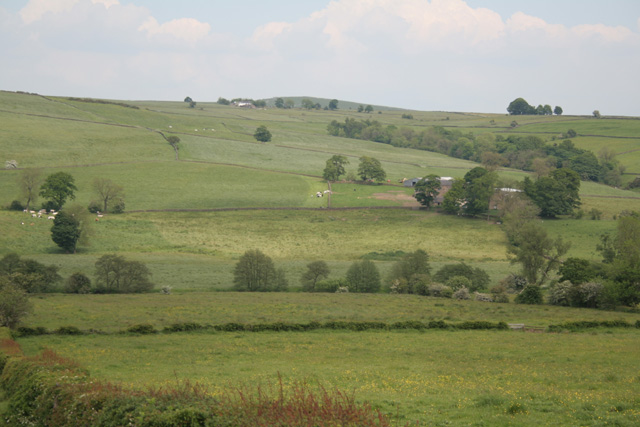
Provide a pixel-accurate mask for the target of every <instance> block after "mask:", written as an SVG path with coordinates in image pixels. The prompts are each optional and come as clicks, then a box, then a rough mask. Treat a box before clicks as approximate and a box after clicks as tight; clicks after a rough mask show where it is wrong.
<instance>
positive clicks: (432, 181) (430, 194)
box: [413, 175, 442, 208]
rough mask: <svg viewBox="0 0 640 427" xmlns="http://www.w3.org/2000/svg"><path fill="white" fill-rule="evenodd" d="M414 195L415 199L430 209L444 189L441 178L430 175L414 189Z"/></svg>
mask: <svg viewBox="0 0 640 427" xmlns="http://www.w3.org/2000/svg"><path fill="white" fill-rule="evenodd" d="M413 188H414V191H415V192H414V193H413V197H414V198H415V199H416V200H417V201H418V203H420V204H421V205H422V206H424V207H426V208H429V207H431V205H432V204H433V202H434V201H435V200H436V197H437V196H438V194H440V190H441V189H442V184H440V177H439V176H437V175H429V176H427V177H425V178H422V179H421V180H420V181H418V182H417V183H416V185H415V186H414V187H413Z"/></svg>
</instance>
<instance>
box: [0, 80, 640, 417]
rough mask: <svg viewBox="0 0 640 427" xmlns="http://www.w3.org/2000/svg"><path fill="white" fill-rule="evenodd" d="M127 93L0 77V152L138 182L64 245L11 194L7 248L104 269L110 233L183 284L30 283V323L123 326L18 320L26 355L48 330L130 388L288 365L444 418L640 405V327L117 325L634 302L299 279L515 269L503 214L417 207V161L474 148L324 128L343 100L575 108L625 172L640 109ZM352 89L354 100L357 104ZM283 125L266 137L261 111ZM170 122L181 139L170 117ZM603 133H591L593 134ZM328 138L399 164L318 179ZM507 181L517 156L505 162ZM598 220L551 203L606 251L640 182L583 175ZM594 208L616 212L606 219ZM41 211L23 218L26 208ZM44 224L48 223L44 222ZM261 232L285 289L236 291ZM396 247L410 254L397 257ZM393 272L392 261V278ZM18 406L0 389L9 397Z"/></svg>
mask: <svg viewBox="0 0 640 427" xmlns="http://www.w3.org/2000/svg"><path fill="white" fill-rule="evenodd" d="M126 103H127V104H130V105H134V106H136V107H138V108H137V109H136V108H127V107H123V106H120V105H115V104H109V103H106V104H105V103H93V102H84V101H81V100H73V99H67V98H62V97H43V96H35V95H25V94H16V93H10V92H0V120H2V123H3V126H2V131H0V152H2V153H3V155H4V157H5V158H4V160H5V161H6V160H16V161H17V162H18V166H19V168H40V169H41V170H42V175H43V176H46V175H48V174H50V173H53V172H57V171H65V172H68V173H71V174H72V175H73V176H74V177H75V179H76V185H77V186H78V191H77V193H76V199H75V200H74V201H72V202H70V204H73V203H76V204H79V205H81V206H87V205H88V204H89V202H90V201H92V200H94V199H95V197H96V196H95V194H94V193H93V190H92V187H91V182H92V181H93V179H94V178H96V177H103V178H109V179H112V180H113V181H114V182H116V183H118V184H120V185H122V186H123V187H124V188H125V194H126V207H125V210H126V212H125V213H123V214H119V215H106V216H105V217H104V218H101V219H100V221H93V220H92V221H91V224H90V227H89V230H90V238H89V239H88V242H89V244H88V245H83V246H81V247H80V248H79V250H78V253H77V254H75V255H67V254H63V253H61V252H60V251H59V250H58V249H57V247H56V246H55V245H54V244H53V242H52V241H51V237H50V228H51V222H50V221H47V220H44V219H32V218H31V217H30V216H27V215H25V214H24V213H22V212H13V211H6V210H0V230H2V233H0V256H3V255H5V254H8V253H10V252H17V253H18V254H20V255H21V256H23V257H25V258H32V259H35V260H38V261H40V262H43V263H45V264H53V265H56V266H57V267H58V268H59V272H60V274H61V275H62V276H63V277H64V278H66V277H68V276H69V275H71V274H72V273H74V272H77V271H80V272H83V273H85V274H87V275H88V276H90V277H91V278H93V272H94V264H95V262H96V260H97V259H98V258H99V257H100V256H102V255H104V254H108V253H118V254H120V255H123V256H126V257H127V259H132V260H138V261H142V262H144V263H145V264H146V265H147V266H148V267H149V269H150V270H151V272H152V273H153V276H152V281H153V282H154V283H156V285H157V287H156V288H160V287H162V286H170V287H171V288H172V294H171V295H161V294H160V293H159V292H154V293H150V294H144V295H64V294H42V295H36V296H34V297H33V298H32V302H33V304H34V312H33V314H32V315H30V316H29V317H28V318H26V320H25V324H26V325H28V326H32V327H35V326H44V327H46V328H48V329H50V330H52V329H55V328H58V327H63V326H75V327H78V328H80V329H81V330H89V329H93V330H100V331H103V332H105V333H108V334H109V335H100V334H93V335H83V336H73V337H72V336H57V335H44V336H39V337H23V338H20V339H19V343H20V345H21V346H22V347H23V349H24V351H25V352H26V353H27V354H35V353H36V352H38V351H40V350H42V349H43V348H52V349H54V350H55V351H57V352H59V353H60V354H61V355H63V356H65V357H70V358H72V359H75V360H77V361H79V362H80V364H81V365H82V366H83V367H85V368H86V369H88V370H89V371H90V372H91V374H92V375H93V376H95V377H96V378H100V379H106V380H112V381H117V382H122V383H124V384H126V385H127V386H130V387H133V388H136V387H145V386H147V385H163V384H173V383H175V382H176V381H177V380H178V381H180V380H186V379H189V380H193V381H198V382H200V383H203V384H206V385H207V386H208V387H209V388H210V390H211V391H212V393H216V391H217V390H220V388H221V387H225V386H227V385H230V384H232V385H233V384H241V383H244V384H251V385H254V384H256V383H264V384H275V383H276V382H277V381H278V376H279V375H280V376H281V378H283V379H284V381H285V384H287V385H288V386H290V385H291V384H293V383H294V382H296V381H308V382H310V383H311V384H313V385H314V386H315V385H323V386H329V387H339V388H340V389H342V390H345V391H347V392H353V393H355V396H356V398H357V399H358V400H359V401H369V402H371V403H372V404H373V405H374V406H375V407H379V408H381V409H382V410H383V411H384V412H386V413H389V414H391V415H392V416H395V417H398V419H399V422H400V425H402V423H404V422H405V421H410V422H413V421H416V420H419V421H420V422H421V425H422V424H429V425H447V424H453V425H460V424H474V425H546V424H564V425H604V424H616V425H637V424H638V422H640V419H639V418H640V401H638V399H637V398H636V397H635V396H637V395H638V391H639V390H638V388H639V387H640V377H639V375H640V373H639V372H638V370H637V363H636V361H635V354H637V352H638V350H639V348H638V342H639V341H638V333H640V332H638V330H637V329H626V330H622V329H595V330H593V331H590V332H589V333H586V332H582V333H560V334H555V333H521V332H511V331H432V330H429V331H424V332H420V331H403V332H400V331H367V332H350V331H327V330H316V331H310V332H295V333H294V332H286V333H275V332H262V333H246V332H237V333H231V332H217V333H213V332H200V333H180V334H170V335H167V334H157V335H148V336H135V335H127V334H118V333H117V332H118V331H121V330H124V329H127V328H128V327H130V326H133V325H138V324H151V325H153V326H154V327H155V328H157V329H161V328H163V327H167V326H170V325H171V324H173V323H179V322H198V323H201V324H221V323H227V322H239V323H251V324H256V323H268V322H310V321H319V322H325V321H332V320H344V321H380V322H385V323H391V322H394V321H402V320H416V321H430V320H444V321H447V322H454V323H456V322H463V321H478V320H484V321H490V322H499V321H504V322H509V323H525V324H527V325H530V326H537V327H546V326H549V325H552V324H558V323H562V322H567V321H581V320H593V321H602V320H625V321H627V322H630V323H634V322H636V321H637V320H640V317H639V315H638V314H637V313H632V312H630V313H623V312H613V311H599V310H589V309H577V308H562V307H553V306H541V307H531V306H521V305H515V304H512V303H510V304H487V303H481V302H476V301H452V300H448V299H439V298H430V297H420V296H410V295H390V294H386V293H381V294H376V295H355V294H353V295H335V294H305V293H301V292H297V291H299V287H300V284H299V278H300V275H301V273H302V272H303V271H304V269H305V267H306V265H307V263H309V262H310V261H315V260H324V261H326V262H327V263H328V265H329V267H330V269H331V274H330V278H332V279H337V278H341V277H344V275H345V273H346V271H347V269H348V268H349V266H350V265H351V263H352V262H353V261H357V260H361V259H363V258H369V259H373V260H374V262H375V263H376V265H377V266H378V268H379V270H380V272H381V274H382V276H383V278H386V275H387V273H388V272H389V271H390V269H391V267H392V266H393V263H394V262H395V261H396V260H398V259H399V256H401V254H402V253H407V252H411V251H414V250H416V249H423V250H425V251H426V252H427V253H428V254H429V256H430V264H431V266H432V269H433V271H434V272H435V271H437V270H438V269H439V268H440V267H442V266H443V265H446V264H450V263H457V262H460V261H464V262H465V263H467V264H469V265H471V266H473V267H481V268H483V269H484V270H486V271H487V273H488V274H489V276H490V279H491V284H492V285H493V284H496V283H498V282H499V281H500V279H502V278H503V277H505V276H506V275H508V274H509V273H512V272H516V271H517V270H518V267H517V266H516V265H512V264H510V262H509V258H508V257H507V253H506V238H505V236H504V232H503V230H502V228H501V226H500V224H497V223H496V221H495V220H494V219H493V218H491V217H490V218H483V219H468V218H462V217H457V216H447V215H442V214H440V213H439V212H438V211H437V210H435V209H432V210H430V211H426V210H419V209H417V206H416V203H415V201H414V200H413V199H412V198H411V194H412V190H411V189H408V188H405V187H403V186H402V185H401V183H400V182H401V180H402V179H403V178H413V177H418V176H426V175H428V174H432V173H435V174H438V175H441V176H453V177H462V176H463V175H464V174H465V173H466V172H467V171H468V170H470V169H471V168H473V167H475V166H477V164H476V163H473V162H470V161H465V160H460V159H454V158H449V157H446V156H443V155H440V154H437V153H430V152H426V151H417V150H411V149H402V148H396V147H392V146H390V145H385V144H380V143H375V142H368V141H359V140H353V139H345V138H337V137H332V136H329V135H327V132H326V127H327V124H328V123H330V122H331V121H332V120H338V121H344V119H345V118H347V117H349V118H355V119H358V120H360V119H371V120H378V121H380V122H381V123H383V124H384V125H395V126H398V127H407V128H410V129H413V130H415V131H421V130H423V129H426V128H427V127H430V126H443V127H446V128H449V129H457V130H460V131H463V132H472V133H475V134H480V133H487V132H491V133H495V134H501V135H503V136H508V135H509V134H518V135H522V134H527V133H529V134H535V135H539V136H542V137H543V138H546V139H547V140H549V141H550V140H551V139H552V138H553V137H558V135H559V134H560V133H562V132H566V131H567V130H568V129H569V128H572V129H575V130H576V131H577V132H578V134H579V136H578V137H577V138H575V139H574V142H575V143H576V145H577V146H579V147H583V148H588V149H590V150H592V151H594V152H596V153H597V151H598V150H599V147H601V146H608V147H612V148H613V149H614V150H616V151H617V152H618V153H619V156H618V158H619V159H620V160H621V162H622V163H623V164H624V165H625V166H626V167H627V173H629V175H625V177H624V179H625V182H628V181H630V180H632V179H633V178H634V177H635V175H632V174H636V173H640V150H638V149H637V148H636V147H637V146H638V145H637V142H638V140H637V139H633V138H634V137H636V135H637V130H638V126H639V125H638V123H640V121H637V120H626V119H625V120H623V119H619V118H604V119H600V120H595V119H592V118H589V117H571V116H553V117H541V116H530V117H518V118H517V121H518V124H519V126H518V127H517V128H515V129H513V128H511V122H512V121H513V117H511V116H507V115H504V114H502V115H501V114H480V113H456V112H419V111H411V112H410V113H411V114H412V116H413V117H414V118H413V119H411V120H408V119H404V118H402V114H405V113H406V111H405V110H395V109H384V108H376V111H374V113H373V114H363V113H357V112H356V111H355V108H354V106H353V105H352V104H346V103H345V106H344V108H343V109H340V110H337V111H322V110H319V111H305V110H300V109H291V110H278V109H274V108H267V109H255V110H245V109H238V108H233V107H229V106H221V105H218V104H215V103H206V102H198V104H197V108H188V106H187V104H185V103H184V102H179V101H178V102H153V101H145V102H133V101H126ZM349 106H350V107H351V109H349ZM261 124H264V125H266V126H267V127H268V128H269V129H270V131H271V132H272V134H273V139H272V141H271V142H268V143H266V144H260V143H257V142H256V141H255V139H254V138H253V132H254V131H255V129H256V127H257V126H258V125H261ZM169 135H176V136H178V137H179V138H180V140H181V142H180V143H179V144H178V147H179V149H178V152H177V155H176V152H175V151H174V149H173V148H172V147H171V146H170V145H169V144H168V143H167V141H166V139H165V137H166V136H169ZM586 135H597V136H586ZM334 154H340V155H343V156H345V157H347V158H348V159H349V161H350V164H349V165H347V172H351V173H355V172H356V170H357V165H358V158H359V157H360V156H363V155H367V156H372V157H375V158H378V159H379V160H380V161H381V163H382V165H383V167H384V169H385V171H386V172H387V177H388V182H385V183H384V184H381V185H362V184H357V183H352V182H340V183H333V184H332V185H331V190H332V194H331V196H330V197H322V198H318V197H315V194H316V193H317V192H318V191H320V192H322V191H325V190H327V189H328V188H329V187H328V184H327V183H326V182H324V181H323V180H322V179H321V175H322V171H323V169H324V167H325V162H326V160H327V159H328V158H330V157H331V156H332V155H334ZM20 173H21V171H20V170H10V169H3V170H0V205H1V206H7V205H8V204H9V203H10V202H11V201H12V200H14V199H19V198H20V190H19V186H18V182H17V181H18V178H19V175H20ZM499 175H500V178H501V179H502V180H504V181H505V182H513V181H519V180H522V179H523V178H524V176H526V174H525V173H524V172H522V171H517V170H499ZM580 194H581V197H582V202H583V205H582V207H581V208H582V209H583V210H584V212H585V216H584V217H583V218H582V219H570V218H563V219H558V220H545V221H543V223H542V224H543V226H544V227H545V229H546V230H547V231H548V232H549V234H550V235H551V236H552V237H556V236H563V237H564V238H565V239H566V240H569V241H571V242H572V248H571V250H570V252H569V254H568V256H575V257H583V258H587V259H591V260H599V259H600V254H599V253H598V252H597V251H596V250H595V246H596V244H597V243H598V242H599V239H600V236H601V235H602V234H605V233H611V232H613V231H614V230H615V227H616V223H615V221H614V217H616V216H617V215H619V213H620V212H621V211H624V210H640V195H638V193H636V192H631V191H625V190H622V189H615V188H611V187H607V186H603V185H599V184H594V183H586V182H583V183H582V186H581V193H580ZM591 209H598V210H600V211H602V212H603V219H602V220H600V221H592V220H590V219H589V214H588V213H589V211H590V210H591ZM22 222H25V224H22ZM32 224H33V225H32ZM248 249H260V250H261V251H263V252H264V253H265V254H267V255H269V256H270V257H272V258H273V260H274V262H275V264H276V266H277V267H282V268H283V269H284V270H285V272H286V275H287V278H288V280H289V283H290V288H291V290H292V291H291V292H287V293H277V294H242V293H236V292H230V288H231V286H232V280H233V268H234V266H235V263H236V261H237V260H238V258H239V256H240V255H242V254H243V253H244V252H245V251H246V250H248ZM394 254H395V255H394ZM385 282H386V281H385ZM2 405H3V404H2V403H0V411H1V410H2V408H3V407H5V406H2Z"/></svg>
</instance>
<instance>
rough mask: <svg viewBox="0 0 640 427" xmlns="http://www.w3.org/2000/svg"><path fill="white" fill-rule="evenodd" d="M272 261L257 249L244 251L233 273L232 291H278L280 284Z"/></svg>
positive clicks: (280, 280) (279, 278) (280, 279)
mask: <svg viewBox="0 0 640 427" xmlns="http://www.w3.org/2000/svg"><path fill="white" fill-rule="evenodd" d="M282 278H283V277H282V275H281V276H280V277H279V276H278V274H277V272H276V268H275V266H274V264H273V261H272V260H271V258H270V257H268V256H267V255H265V254H263V253H262V252H261V251H259V250H258V249H253V250H248V251H246V252H245V253H244V254H243V255H242V256H241V257H240V259H239V260H238V262H237V263H236V267H235V269H234V271H233V283H234V289H235V290H237V291H249V292H267V291H274V290H280V289H278V283H279V282H282Z"/></svg>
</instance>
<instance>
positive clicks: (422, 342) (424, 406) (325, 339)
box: [20, 330, 640, 426]
mask: <svg viewBox="0 0 640 427" xmlns="http://www.w3.org/2000/svg"><path fill="white" fill-rule="evenodd" d="M20 343H21V345H22V347H23V349H24V350H25V352H26V353H27V354H34V353H35V352H37V351H39V350H40V349H42V348H45V347H47V348H53V349H55V351H57V352H58V353H59V354H61V355H62V356H64V357H70V358H72V359H75V360H77V361H79V362H80V364H81V366H83V367H86V368H88V369H89V371H90V372H91V373H92V376H94V377H96V378H98V379H111V380H116V381H119V382H122V383H124V384H125V385H128V386H130V387H134V388H135V387H140V386H141V385H142V384H149V385H156V386H157V385H171V384H175V382H176V380H180V379H190V380H191V381H197V382H198V383H202V384H206V385H208V386H209V388H210V390H211V391H212V392H213V394H214V395H215V393H216V390H218V389H221V388H222V387H224V386H227V385H230V384H231V385H236V384H252V385H255V384H265V385H266V384H275V383H276V382H277V381H278V378H279V377H281V378H282V380H283V382H284V384H285V387H287V386H291V385H292V384H293V383H294V382H295V381H299V380H301V379H304V380H306V381H307V382H309V383H311V384H320V385H324V386H326V387H330V388H331V387H338V388H340V389H342V390H352V391H353V392H354V393H355V395H356V399H357V400H358V401H368V402H370V403H371V404H372V405H374V407H378V408H381V409H382V410H383V411H384V412H385V413H389V414H392V415H398V416H399V421H402V422H405V421H410V422H413V421H420V423H421V424H422V423H424V424H430V425H443V424H456V425H460V424H467V423H470V422H473V423H476V424H478V423H483V424H487V425H512V424H517V425H549V424H554V425H599V424H602V423H607V424H617V425H629V426H630V425H636V424H637V423H638V421H640V402H638V400H637V398H636V396H637V395H638V393H640V381H638V373H637V370H636V369H635V367H636V359H635V354H636V353H637V351H638V332H637V331H635V330H634V331H616V332H613V333H598V332H596V333H593V334H527V333H519V332H485V331H470V332H439V331H429V332H422V333H421V332H415V331H409V332H360V333H355V332H336V331H314V332H309V333H216V334H197V333H196V334H174V335H158V336H116V337H113V336H109V337H104V336H96V335H94V336H84V337H56V336H47V337H38V338H25V339H21V340H20ZM372 349H375V351H372ZM258 360H259V363H256V361H258Z"/></svg>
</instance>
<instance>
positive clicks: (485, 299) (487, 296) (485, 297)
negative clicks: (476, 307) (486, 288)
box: [474, 292, 493, 302]
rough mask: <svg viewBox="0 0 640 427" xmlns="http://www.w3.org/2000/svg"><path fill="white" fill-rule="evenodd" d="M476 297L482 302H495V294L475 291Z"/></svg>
mask: <svg viewBox="0 0 640 427" xmlns="http://www.w3.org/2000/svg"><path fill="white" fill-rule="evenodd" d="M474 296H475V297H474V299H475V300H476V301H481V302H493V296H492V295H490V294H483V293H480V292H475V293H474Z"/></svg>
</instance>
